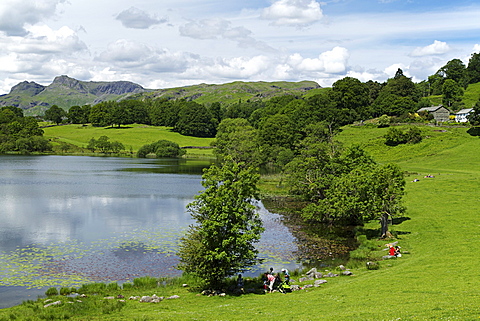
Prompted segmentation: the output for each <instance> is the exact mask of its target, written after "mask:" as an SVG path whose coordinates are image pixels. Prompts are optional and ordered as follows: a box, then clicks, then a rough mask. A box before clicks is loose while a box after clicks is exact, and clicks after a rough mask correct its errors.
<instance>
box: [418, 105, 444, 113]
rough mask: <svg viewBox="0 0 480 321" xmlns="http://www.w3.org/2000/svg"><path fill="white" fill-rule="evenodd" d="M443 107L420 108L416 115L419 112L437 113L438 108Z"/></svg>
mask: <svg viewBox="0 0 480 321" xmlns="http://www.w3.org/2000/svg"><path fill="white" fill-rule="evenodd" d="M442 107H443V105H438V106H431V107H423V108H420V109H419V110H417V113H418V112H421V111H424V110H426V111H428V112H434V111H437V110H439V109H440V108H442Z"/></svg>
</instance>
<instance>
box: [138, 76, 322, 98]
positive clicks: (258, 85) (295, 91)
mask: <svg viewBox="0 0 480 321" xmlns="http://www.w3.org/2000/svg"><path fill="white" fill-rule="evenodd" d="M318 89H320V86H319V85H318V84H317V83H316V82H314V81H300V82H287V81H278V82H263V81H259V82H242V81H236V82H232V83H227V84H221V85H207V84H200V85H194V86H186V87H178V88H169V89H158V90H153V91H151V92H148V93H142V94H139V95H136V96H134V97H138V98H150V99H159V98H165V99H177V98H178V99H186V100H195V101H196V102H198V103H201V104H208V103H212V102H220V103H224V104H229V103H235V102H238V101H239V100H243V101H245V100H249V99H250V100H256V99H264V98H271V97H275V96H279V95H285V94H292V95H296V96H300V97H301V96H303V95H305V94H306V93H307V92H309V91H310V90H318Z"/></svg>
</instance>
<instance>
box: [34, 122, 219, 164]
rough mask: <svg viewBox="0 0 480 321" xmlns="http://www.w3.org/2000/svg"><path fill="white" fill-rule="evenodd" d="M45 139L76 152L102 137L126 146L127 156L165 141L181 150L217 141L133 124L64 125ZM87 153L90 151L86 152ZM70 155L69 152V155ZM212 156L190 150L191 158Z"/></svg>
mask: <svg viewBox="0 0 480 321" xmlns="http://www.w3.org/2000/svg"><path fill="white" fill-rule="evenodd" d="M43 130H44V132H45V133H44V137H45V138H48V139H50V140H52V142H53V144H54V148H55V145H58V144H59V143H60V142H64V143H67V144H70V145H72V149H71V151H72V152H73V151H76V152H77V153H78V150H76V149H75V148H77V147H78V148H86V146H87V144H88V142H89V141H90V139H92V138H95V139H98V138H99V137H100V136H107V137H108V138H109V141H111V142H112V141H118V142H120V143H122V144H123V145H124V147H125V150H126V151H127V152H129V151H132V152H136V151H137V150H138V149H139V148H140V147H142V146H143V145H146V144H151V143H154V142H156V141H159V140H162V139H165V140H169V141H173V142H175V143H177V144H178V145H179V146H180V147H186V146H194V147H207V146H210V143H211V142H212V141H213V138H199V137H190V136H183V135H180V134H179V133H176V132H174V131H172V130H171V128H169V127H162V126H148V125H139V124H132V125H128V126H122V127H93V126H91V125H88V126H82V125H64V126H53V127H46V128H43ZM83 152H87V151H85V150H84V151H83ZM67 153H68V152H67ZM190 155H195V156H211V155H212V150H211V149H199V148H189V149H187V157H188V156H190Z"/></svg>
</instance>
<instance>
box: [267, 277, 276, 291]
mask: <svg viewBox="0 0 480 321" xmlns="http://www.w3.org/2000/svg"><path fill="white" fill-rule="evenodd" d="M265 276H266V277H267V282H269V285H268V288H269V289H270V293H272V291H273V284H274V283H275V276H273V275H272V274H270V273H265Z"/></svg>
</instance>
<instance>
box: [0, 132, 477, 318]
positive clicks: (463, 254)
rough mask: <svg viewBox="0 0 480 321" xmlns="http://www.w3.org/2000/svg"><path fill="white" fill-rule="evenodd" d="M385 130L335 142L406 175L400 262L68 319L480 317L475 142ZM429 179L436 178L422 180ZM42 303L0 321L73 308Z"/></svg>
mask: <svg viewBox="0 0 480 321" xmlns="http://www.w3.org/2000/svg"><path fill="white" fill-rule="evenodd" d="M386 130H387V129H378V128H369V127H366V126H365V127H353V126H352V127H346V128H344V130H343V132H342V133H341V134H340V135H339V137H338V138H339V140H341V141H343V142H344V143H345V144H352V143H358V144H361V145H363V146H364V147H365V149H367V150H368V151H370V152H371V153H372V154H373V155H374V156H375V158H376V159H377V160H378V161H379V162H382V163H386V162H390V161H393V162H396V163H398V164H399V165H400V166H401V167H402V168H403V169H404V170H405V171H407V172H408V173H409V176H408V177H407V185H406V192H407V194H406V196H405V201H406V205H407V208H408V210H407V213H406V217H405V218H404V219H403V220H399V221H397V223H398V224H395V225H393V226H392V227H391V230H392V232H393V233H394V235H396V240H397V241H398V242H399V245H400V246H401V247H402V250H403V251H404V255H403V256H402V257H401V258H396V259H391V260H384V261H380V269H379V270H367V269H366V268H365V265H364V264H363V263H362V264H360V265H358V264H357V265H355V266H354V267H353V268H352V271H353V272H354V274H355V275H354V276H348V277H347V276H342V277H337V278H331V279H330V278H329V279H328V283H326V284H324V285H322V286H321V287H319V288H313V289H308V290H302V291H298V292H294V293H290V294H287V295H283V294H280V293H273V294H266V295H256V294H249V295H243V296H238V297H237V296H226V297H205V296H197V294H196V293H195V292H189V291H188V289H187V288H183V287H181V286H177V287H170V288H169V287H167V288H162V287H160V288H156V289H150V290H137V291H136V292H135V291H134V292H135V294H136V295H152V294H153V293H156V294H157V295H159V296H160V295H163V294H165V295H171V294H178V295H179V296H180V298H179V299H176V300H166V301H163V302H160V303H158V304H145V303H139V302H137V301H128V300H127V302H126V303H125V305H124V306H123V307H122V309H121V311H116V310H115V309H113V308H112V309H111V310H108V309H105V308H104V309H103V310H102V309H100V308H98V307H97V308H96V309H93V308H92V309H91V310H88V309H84V310H82V307H81V305H79V307H78V308H77V310H76V312H75V313H70V314H68V316H69V318H70V320H479V319H480V289H479V284H480V273H479V270H478V265H479V262H480V260H479V258H478V249H479V246H478V244H479V242H480V220H479V213H478V209H479V208H480V196H479V192H478V191H479V188H480V157H479V156H480V155H479V150H480V149H479V147H480V139H479V138H478V137H472V136H470V135H468V134H467V133H466V131H467V129H466V128H439V127H423V128H422V130H423V132H424V136H426V137H428V138H425V139H424V140H423V141H422V142H421V143H419V144H416V145H400V146H397V147H388V146H385V145H384V144H383V139H382V135H383V134H384V133H385V132H386ZM112 138H113V136H112ZM427 174H431V175H434V176H435V177H434V178H424V176H425V175H427ZM415 178H417V179H419V181H418V182H413V179H415ZM400 222H401V223H400ZM377 228H378V223H377V222H371V223H369V224H367V225H366V226H365V227H364V228H363V231H364V232H369V233H367V235H375V229H377ZM372 231H373V233H372ZM377 235H378V234H377ZM367 242H368V243H369V244H370V246H371V247H372V248H374V249H375V251H373V252H372V253H373V254H371V255H374V256H376V257H381V256H382V255H385V253H386V252H385V251H383V250H382V249H383V248H385V246H384V245H385V243H386V241H384V240H383V241H382V240H377V239H376V238H375V237H374V236H372V237H370V238H369V239H368V240H367ZM405 252H408V254H407V253H405ZM130 291H131V290H130ZM111 292H112V293H110V295H116V294H118V291H117V292H115V291H111ZM127 293H130V292H127ZM56 299H58V298H56ZM56 299H55V300H56ZM92 300H93V299H92ZM96 300H97V302H103V303H102V304H103V305H104V306H105V305H108V304H110V305H113V304H114V303H105V302H104V301H105V300H102V298H101V297H99V298H97V299H96ZM42 302H43V300H42V301H41V302H29V303H25V304H24V305H21V306H18V307H14V308H9V309H3V310H0V320H11V319H12V320H13V319H15V318H17V320H18V319H22V318H25V319H27V318H28V317H39V316H41V315H45V319H47V318H48V317H47V315H53V314H55V315H62V314H61V313H63V312H62V311H67V310H72V309H73V308H72V307H69V306H75V304H73V303H72V304H71V305H68V304H64V305H62V306H59V307H53V308H49V309H52V310H46V309H44V308H43V304H42ZM98 304H100V303H98ZM34 311H36V312H34ZM109 311H110V312H109ZM64 315H67V313H66V312H65V314H64ZM31 320H35V319H34V318H33V319H31Z"/></svg>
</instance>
